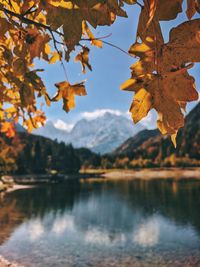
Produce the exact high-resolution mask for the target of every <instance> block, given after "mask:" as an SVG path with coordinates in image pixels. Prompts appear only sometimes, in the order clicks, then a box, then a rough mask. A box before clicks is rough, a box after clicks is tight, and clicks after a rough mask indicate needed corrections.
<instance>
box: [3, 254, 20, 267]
mask: <svg viewBox="0 0 200 267" xmlns="http://www.w3.org/2000/svg"><path fill="white" fill-rule="evenodd" d="M0 266H1V267H23V266H22V265H19V264H17V263H12V262H9V261H7V260H6V259H4V258H3V257H2V256H0Z"/></svg>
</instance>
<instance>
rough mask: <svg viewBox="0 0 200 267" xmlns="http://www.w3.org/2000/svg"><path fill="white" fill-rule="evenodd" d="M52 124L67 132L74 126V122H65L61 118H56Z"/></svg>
mask: <svg viewBox="0 0 200 267" xmlns="http://www.w3.org/2000/svg"><path fill="white" fill-rule="evenodd" d="M54 126H55V127H56V128H57V129H60V130H64V131H67V132H70V131H71V129H72V128H73V127H74V124H72V123H66V122H64V121H62V120H57V121H56V122H55V123H54Z"/></svg>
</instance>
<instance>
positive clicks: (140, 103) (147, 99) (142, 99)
mask: <svg viewBox="0 0 200 267" xmlns="http://www.w3.org/2000/svg"><path fill="white" fill-rule="evenodd" d="M151 108H152V99H151V95H150V94H149V93H148V92H147V91H146V90H145V89H144V88H142V89H140V90H139V91H138V92H137V93H136V94H135V97H134V100H133V103H132V105H131V108H130V112H131V113H132V118H133V121H134V123H137V122H138V121H140V120H141V119H143V118H144V117H146V116H147V114H148V113H149V110H150V109H151Z"/></svg>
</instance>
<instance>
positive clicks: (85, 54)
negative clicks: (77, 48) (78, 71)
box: [75, 47, 92, 73]
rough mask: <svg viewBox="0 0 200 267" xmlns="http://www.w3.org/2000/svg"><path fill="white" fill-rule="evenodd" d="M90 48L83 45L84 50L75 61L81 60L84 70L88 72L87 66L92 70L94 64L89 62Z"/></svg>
mask: <svg viewBox="0 0 200 267" xmlns="http://www.w3.org/2000/svg"><path fill="white" fill-rule="evenodd" d="M89 52H90V50H89V48H87V47H83V49H82V51H81V52H80V53H79V54H78V55H77V56H76V57H75V62H77V61H80V62H81V64H82V72H83V73H85V72H86V67H87V68H88V69H89V70H91V71H92V66H91V65H90V63H89V56H88V55H89Z"/></svg>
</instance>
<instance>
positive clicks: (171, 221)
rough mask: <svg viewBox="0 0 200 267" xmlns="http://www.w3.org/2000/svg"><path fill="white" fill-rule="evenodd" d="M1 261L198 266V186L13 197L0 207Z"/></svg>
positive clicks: (74, 188)
mask: <svg viewBox="0 0 200 267" xmlns="http://www.w3.org/2000/svg"><path fill="white" fill-rule="evenodd" d="M0 254H1V255H3V256H4V257H5V258H7V259H9V260H11V261H16V262H18V263H21V264H23V265H24V266H26V267H53V266H54V267H57V266H58V267H87V266H90V267H92V266H94V267H98V266H101V267H107V266H108V267H110V266H113V267H118V266H123V267H132V266H133V267H140V266H143V267H146V266H147V267H148V266H152V267H156V266H172V267H175V266H180V267H182V266H200V180H195V179H183V180H181V179H180V180H173V179H162V180H158V179H157V180H156V179H154V180H150V181H147V180H139V179H138V180H130V179H129V180H103V179H99V180H98V179H94V180H87V181H80V182H70V183H65V184H59V185H48V186H40V187H35V188H30V189H25V190H18V191H13V192H11V193H8V194H7V195H6V196H5V197H3V198H2V199H1V200H0Z"/></svg>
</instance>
